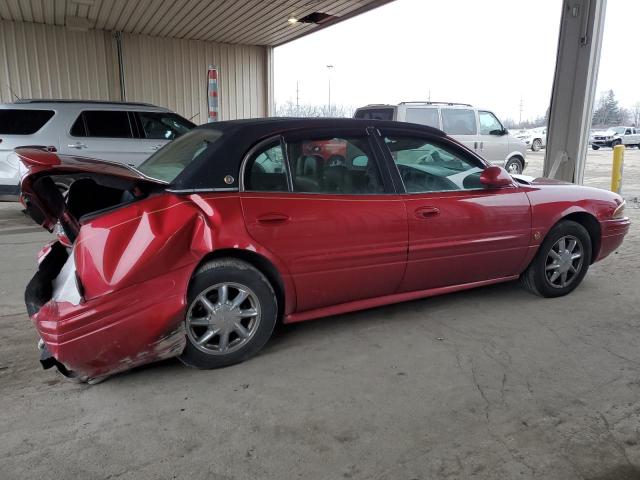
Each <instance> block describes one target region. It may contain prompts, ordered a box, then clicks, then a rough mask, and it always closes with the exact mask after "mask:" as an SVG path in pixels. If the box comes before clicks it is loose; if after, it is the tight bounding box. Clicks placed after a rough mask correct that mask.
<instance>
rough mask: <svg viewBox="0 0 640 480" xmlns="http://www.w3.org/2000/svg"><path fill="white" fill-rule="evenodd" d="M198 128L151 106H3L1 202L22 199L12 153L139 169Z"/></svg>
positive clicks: (83, 103)
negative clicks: (54, 154)
mask: <svg viewBox="0 0 640 480" xmlns="http://www.w3.org/2000/svg"><path fill="white" fill-rule="evenodd" d="M194 127H195V124H193V123H192V122H190V121H189V120H187V119H185V118H182V117H181V116H180V115H178V114H176V113H173V112H172V111H170V110H167V109H166V108H160V107H156V106H154V105H149V104H146V103H124V102H97V101H93V102H92V101H80V100H19V101H17V102H15V103H5V104H0V197H1V198H3V199H5V200H11V199H15V198H17V196H18V194H19V187H18V184H19V180H20V177H19V172H18V169H19V162H18V160H17V158H16V156H15V155H11V154H12V152H13V149H14V148H16V147H20V146H26V145H39V146H44V147H50V148H51V149H55V150H56V151H58V152H60V153H63V154H70V155H77V156H82V157H89V158H98V159H101V160H110V161H113V162H119V163H126V164H128V165H131V166H137V165H139V164H140V163H142V162H143V161H144V160H146V159H147V157H149V156H150V155H151V154H152V153H154V152H155V151H156V150H158V149H159V148H160V147H162V146H163V145H164V144H166V143H168V142H170V141H171V140H173V139H174V138H176V137H179V136H180V135H182V134H183V133H186V132H188V131H189V130H191V129H192V128H194Z"/></svg>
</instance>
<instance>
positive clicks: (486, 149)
mask: <svg viewBox="0 0 640 480" xmlns="http://www.w3.org/2000/svg"><path fill="white" fill-rule="evenodd" d="M478 123H479V125H480V137H479V142H480V151H479V152H476V153H479V154H480V155H481V156H482V158H484V159H485V160H488V161H489V162H491V163H495V164H496V165H504V162H505V160H506V159H507V155H509V153H510V150H509V135H508V134H507V133H506V130H505V129H504V127H503V126H502V124H501V123H500V121H499V120H498V119H497V118H496V116H495V115H494V114H493V113H491V112H487V111H482V110H479V111H478Z"/></svg>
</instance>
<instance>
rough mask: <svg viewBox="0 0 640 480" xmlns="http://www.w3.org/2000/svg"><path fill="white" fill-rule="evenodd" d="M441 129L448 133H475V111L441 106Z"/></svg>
mask: <svg viewBox="0 0 640 480" xmlns="http://www.w3.org/2000/svg"><path fill="white" fill-rule="evenodd" d="M442 129H443V130H444V131H445V133H447V134H448V135H475V134H476V133H478V129H477V127H476V113H475V112H474V111H473V110H469V109H466V108H443V109H442Z"/></svg>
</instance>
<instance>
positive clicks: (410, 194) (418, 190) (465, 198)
mask: <svg viewBox="0 0 640 480" xmlns="http://www.w3.org/2000/svg"><path fill="white" fill-rule="evenodd" d="M382 144H383V145H384V146H385V148H386V150H387V158H388V159H389V160H390V162H392V163H391V165H392V166H394V167H396V168H397V170H398V172H399V175H400V177H401V183H402V185H403V188H404V189H405V190H406V193H405V194H404V195H402V198H403V200H404V202H405V206H406V209H407V219H408V225H409V256H408V261H407V270H406V274H405V277H404V279H403V282H402V285H401V287H400V291H413V290H426V289H431V288H438V287H447V286H452V285H460V284H465V283H473V282H480V281H486V280H493V279H500V278H505V277H511V276H513V275H517V274H518V273H519V268H520V267H521V265H522V262H523V261H524V258H525V255H526V252H527V248H528V246H529V239H530V234H531V207H530V204H529V200H528V198H527V196H526V194H525V193H524V191H522V189H521V188H519V187H518V186H516V184H515V183H514V184H513V185H512V186H509V187H506V188H501V189H488V188H484V187H483V186H482V184H481V183H480V173H481V172H482V170H483V169H484V168H485V165H484V164H483V163H482V162H480V160H479V159H477V158H475V157H473V156H472V155H470V154H469V153H468V152H467V151H465V150H464V149H462V148H460V147H459V146H457V145H455V144H454V143H452V142H451V143H449V142H448V141H447V140H446V139H443V138H435V137H434V138H431V137H429V136H425V135H421V134H416V133H410V132H408V133H406V132H403V131H400V130H395V129H386V130H382Z"/></svg>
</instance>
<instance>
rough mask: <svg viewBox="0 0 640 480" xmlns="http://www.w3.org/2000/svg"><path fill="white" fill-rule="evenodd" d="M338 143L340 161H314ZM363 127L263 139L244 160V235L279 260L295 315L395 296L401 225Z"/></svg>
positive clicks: (402, 257)
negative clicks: (289, 281) (327, 145)
mask: <svg viewBox="0 0 640 480" xmlns="http://www.w3.org/2000/svg"><path fill="white" fill-rule="evenodd" d="M323 142H331V143H332V144H336V143H341V144H342V145H343V151H344V152H345V158H344V162H340V163H338V162H328V161H327V160H326V159H325V158H324V157H322V156H317V155H313V151H314V148H313V145H314V144H315V143H317V144H322V143H323ZM374 151H375V150H374V147H373V145H372V143H371V137H370V136H369V135H367V133H366V132H365V130H364V129H362V130H360V129H357V130H341V129H335V130H331V131H323V132H319V131H306V132H304V133H298V134H296V135H291V136H285V137H284V138H283V139H282V140H281V139H280V138H274V139H272V140H269V141H266V142H265V143H263V144H262V145H260V146H259V147H257V148H256V149H255V151H254V152H253V153H252V154H251V155H250V156H249V157H248V158H247V160H246V164H245V168H244V172H245V173H244V179H243V182H244V183H243V192H242V193H241V201H242V208H243V212H244V216H245V222H246V225H247V229H248V231H249V233H250V234H251V236H252V237H253V238H255V239H256V241H258V242H259V243H260V244H261V245H263V246H264V247H266V248H267V249H269V250H270V251H271V252H272V253H273V254H274V255H276V256H277V257H279V258H280V260H281V261H283V262H284V263H285V264H286V266H287V268H288V270H289V273H290V274H291V275H292V277H293V280H294V282H295V286H296V294H297V310H298V311H306V310H312V309H315V308H321V307H326V306H330V305H336V304H340V303H345V302H350V301H354V300H362V299H366V298H371V297H376V296H381V295H388V294H392V293H394V292H395V291H396V289H397V287H398V285H399V284H400V281H401V279H402V275H403V273H404V269H405V263H406V253H407V252H406V248H407V222H406V215H405V210H404V204H403V202H402V200H401V198H400V197H399V196H398V195H396V194H394V193H393V188H392V186H391V182H390V179H389V176H388V170H387V171H385V170H384V168H381V165H380V164H379V161H378V158H377V157H376V156H375V153H374Z"/></svg>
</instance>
